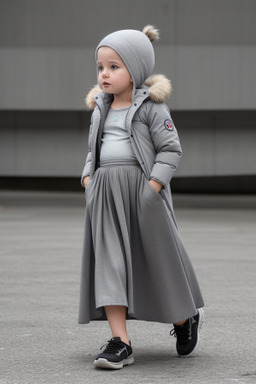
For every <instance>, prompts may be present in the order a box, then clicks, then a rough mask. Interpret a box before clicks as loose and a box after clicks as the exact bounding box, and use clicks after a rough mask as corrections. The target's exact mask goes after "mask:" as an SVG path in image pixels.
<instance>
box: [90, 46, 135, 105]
mask: <svg viewBox="0 0 256 384" xmlns="http://www.w3.org/2000/svg"><path fill="white" fill-rule="evenodd" d="M97 65H98V81H99V85H100V87H101V89H103V91H105V92H106V93H109V94H113V95H114V96H116V97H122V98H124V99H125V98H126V97H127V99H130V97H131V93H132V89H133V83H132V79H131V75H130V73H129V71H128V69H127V68H126V66H125V64H124V62H123V60H122V59H121V57H120V56H119V55H118V54H117V53H116V52H115V51H114V50H113V49H112V48H109V47H101V48H100V49H99V50H98V58H97Z"/></svg>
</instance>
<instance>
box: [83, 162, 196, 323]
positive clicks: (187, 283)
mask: <svg viewBox="0 0 256 384" xmlns="http://www.w3.org/2000/svg"><path fill="white" fill-rule="evenodd" d="M85 197H86V210H85V233H84V244H83V259H82V273H81V291H80V307H79V323H80V324H84V323H88V322H89V321H90V320H102V319H106V314H105V310H104V306H105V305H124V306H126V307H127V318H134V319H140V320H147V321H157V322H163V323H174V322H178V321H180V320H184V319H187V318H188V317H191V316H193V315H195V314H196V309H197V308H200V307H202V306H203V299H202V296H201V292H200V288H199V286H198V283H197V279H196V276H195V273H194V270H193V267H192V265H191V262H190V260H189V257H188V255H187V252H186V250H185V248H184V246H183V243H182V240H181V238H180V235H179V232H178V229H177V225H176V222H175V218H174V213H173V212H172V211H171V210H170V209H168V208H167V205H166V203H165V202H164V201H163V198H162V196H161V193H160V194H158V193H157V192H156V191H155V190H154V188H153V187H152V186H151V184H150V183H149V181H148V180H147V178H146V176H145V175H144V173H143V172H142V170H141V168H140V166H139V165H109V166H104V167H100V168H98V169H97V170H96V172H95V174H94V176H93V178H92V179H91V180H90V182H89V184H88V185H87V187H86V191H85Z"/></svg>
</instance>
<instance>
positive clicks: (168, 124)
mask: <svg viewBox="0 0 256 384" xmlns="http://www.w3.org/2000/svg"><path fill="white" fill-rule="evenodd" d="M164 126H165V128H166V129H167V130H168V131H173V128H174V127H173V122H172V121H171V119H166V120H165V121H164Z"/></svg>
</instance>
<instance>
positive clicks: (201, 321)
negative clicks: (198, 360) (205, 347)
mask: <svg viewBox="0 0 256 384" xmlns="http://www.w3.org/2000/svg"><path fill="white" fill-rule="evenodd" d="M198 313H199V319H198V327H197V342H196V345H195V347H194V349H193V351H192V352H190V353H189V354H188V355H179V357H182V358H186V357H190V356H192V355H194V354H195V353H196V350H197V348H198V346H199V341H200V334H199V331H200V329H201V328H202V326H203V320H204V310H203V308H198Z"/></svg>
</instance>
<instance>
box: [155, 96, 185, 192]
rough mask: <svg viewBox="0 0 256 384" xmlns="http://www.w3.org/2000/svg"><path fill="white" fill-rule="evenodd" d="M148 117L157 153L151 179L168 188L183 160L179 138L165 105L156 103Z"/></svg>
mask: <svg viewBox="0 0 256 384" xmlns="http://www.w3.org/2000/svg"><path fill="white" fill-rule="evenodd" d="M148 117H149V130H150V134H151V138H152V142H153V145H154V148H155V151H156V157H155V161H154V165H153V168H152V170H151V174H150V179H153V180H156V181H157V182H159V183H160V184H162V185H163V187H166V186H167V185H168V184H169V183H170V181H171V179H172V177H173V174H174V172H175V170H176V168H177V166H178V164H179V161H180V159H181V155H182V150H181V146H180V140H179V136H178V133H177V130H176V128H175V125H174V123H173V121H172V118H171V116H170V113H169V109H168V107H167V106H166V105H165V104H156V103H154V104H153V106H152V108H151V109H150V112H149V115H148Z"/></svg>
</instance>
